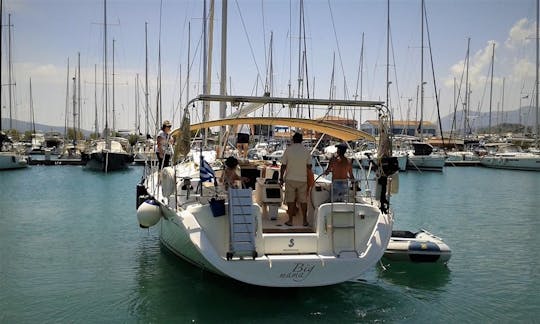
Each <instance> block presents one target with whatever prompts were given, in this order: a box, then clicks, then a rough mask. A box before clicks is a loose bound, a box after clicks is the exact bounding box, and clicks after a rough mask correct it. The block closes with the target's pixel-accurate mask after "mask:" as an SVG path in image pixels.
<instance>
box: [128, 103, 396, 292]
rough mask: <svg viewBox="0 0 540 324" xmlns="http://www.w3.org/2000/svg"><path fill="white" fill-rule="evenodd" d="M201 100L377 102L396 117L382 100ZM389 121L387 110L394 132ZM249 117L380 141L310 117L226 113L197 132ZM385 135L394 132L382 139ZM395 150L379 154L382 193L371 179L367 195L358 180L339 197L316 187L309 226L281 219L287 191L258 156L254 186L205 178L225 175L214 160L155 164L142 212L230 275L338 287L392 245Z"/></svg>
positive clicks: (187, 255)
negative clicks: (227, 186) (228, 115)
mask: <svg viewBox="0 0 540 324" xmlns="http://www.w3.org/2000/svg"><path fill="white" fill-rule="evenodd" d="M198 101H218V102H229V103H233V102H260V103H263V104H270V103H280V104H283V105H294V106H295V107H299V106H302V105H322V106H329V105H336V106H339V105H350V106H364V107H366V106H367V107H371V108H376V109H379V112H380V115H381V116H383V115H384V116H387V114H386V110H385V107H383V106H382V103H380V102H365V101H364V102H359V101H346V100H316V99H294V98H272V97H239V96H214V95H201V96H199V97H197V98H196V99H194V100H192V101H190V102H189V103H188V105H187V107H189V106H190V105H192V104H193V103H194V102H198ZM383 112H384V113H383ZM388 120H389V119H387V118H384V117H383V121H384V124H385V129H386V131H387V130H388V125H387V124H386V123H387V121H388ZM246 123H248V124H261V125H287V126H292V127H296V128H297V129H300V128H302V129H303V130H308V129H312V130H316V131H317V132H321V133H325V134H328V135H331V136H333V137H336V138H338V139H341V140H344V141H351V140H357V139H359V138H362V137H364V138H369V139H372V138H370V135H368V134H366V133H364V132H361V131H358V130H356V129H352V128H349V127H346V126H340V125H336V124H332V123H327V122H324V121H323V122H321V121H313V120H307V119H301V118H279V117H274V118H266V117H259V118H236V119H225V120H217V121H209V122H204V123H201V124H196V125H191V130H196V129H200V128H208V127H214V126H224V125H237V124H246ZM381 124H383V123H381ZM181 131H182V130H181V129H177V130H175V131H173V133H172V134H173V136H174V137H176V142H177V143H181V138H180V137H179V135H180V133H181ZM188 133H189V132H188ZM183 134H186V132H183ZM382 140H383V141H384V140H387V138H386V137H385V136H382ZM380 147H382V148H389V147H391V145H389V144H384V145H381V146H380ZM184 151H186V150H185V148H184ZM185 154H186V155H187V153H185ZM388 156H389V153H388V152H386V153H385V151H384V150H381V153H380V154H379V156H378V158H377V163H379V164H380V165H381V168H380V169H381V172H380V173H378V175H380V177H379V178H378V179H376V180H375V183H376V185H375V186H376V187H375V188H374V190H369V186H370V184H368V183H365V184H364V185H365V187H364V188H366V190H364V191H363V192H357V191H356V189H355V188H356V186H351V187H350V188H351V189H350V190H347V193H346V195H345V197H346V198H345V199H344V200H342V201H339V202H338V201H334V200H333V197H332V190H331V189H330V188H331V186H329V184H328V182H324V181H321V182H317V183H316V184H315V186H314V189H313V190H312V191H311V207H310V208H309V210H308V219H309V220H310V222H309V223H310V224H311V225H309V226H307V227H306V226H298V225H296V226H291V227H289V226H283V225H281V224H279V222H280V221H279V219H280V218H281V219H282V218H283V217H284V216H283V213H284V209H283V208H284V207H283V206H281V205H282V203H281V199H282V197H283V192H282V189H281V187H280V186H279V185H278V184H276V183H275V182H273V181H272V179H268V180H266V178H265V177H264V176H263V174H262V172H257V171H260V170H261V168H259V166H257V165H250V163H249V162H248V163H245V164H243V165H242V168H243V169H244V168H245V169H246V170H249V172H248V173H245V175H247V176H249V177H251V178H253V179H250V181H249V182H252V183H256V185H255V186H254V188H247V189H230V190H228V191H226V190H224V187H223V186H222V185H220V184H218V183H217V182H216V181H214V184H212V183H211V182H210V183H208V182H204V180H203V179H206V178H212V176H209V174H212V175H213V174H215V173H214V172H210V171H209V170H211V169H209V164H208V163H207V162H206V161H205V160H204V159H201V160H200V161H190V160H186V161H184V162H182V163H178V164H175V165H174V166H173V167H167V168H164V169H163V170H158V169H155V168H154V169H151V170H150V171H145V176H144V177H143V180H142V182H141V184H140V185H139V186H138V203H139V204H140V206H139V209H138V213H137V214H138V218H139V222H140V225H141V226H142V227H148V226H153V225H156V224H157V226H159V228H160V234H159V235H160V240H161V242H162V243H163V245H164V246H165V247H166V248H167V249H169V250H171V251H172V252H173V253H174V254H176V255H178V256H179V257H181V258H183V259H185V260H187V261H189V262H190V263H192V264H194V265H196V266H199V267H201V268H203V269H206V270H208V271H211V272H214V273H217V274H220V275H223V276H225V277H229V278H233V279H236V280H238V281H242V282H245V283H248V284H252V285H259V286H271V287H310V286H324V285H331V284H337V283H341V282H345V281H348V280H351V279H353V278H357V277H358V276H360V275H361V274H362V273H364V272H365V271H366V270H367V269H370V268H371V267H372V266H373V265H375V264H376V263H377V262H378V261H379V259H380V258H381V257H382V255H383V253H384V251H385V249H386V247H387V244H388V242H389V239H390V236H391V232H392V225H393V213H392V211H391V210H390V209H389V202H388V199H389V197H388V196H387V190H389V189H387V188H389V186H388V184H389V181H391V180H390V175H391V174H393V173H394V172H396V171H397V162H395V163H391V162H392V161H393V160H392V159H391V158H390V159H388ZM202 166H204V168H203V167H202ZM203 171H204V172H203ZM275 171H276V170H274V172H275ZM216 173H217V172H216ZM243 175H244V173H243ZM213 177H214V179H215V175H213ZM372 193H373V194H372ZM146 199H147V200H146ZM143 200H146V202H143ZM269 205H275V207H277V208H270V206H269ZM308 205H309V204H308ZM156 206H157V207H156ZM267 208H268V210H267ZM271 213H276V215H275V216H277V217H276V218H277V220H272V218H273V217H272V215H270V214H271ZM280 216H281V217H280Z"/></svg>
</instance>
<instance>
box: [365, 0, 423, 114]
mask: <svg viewBox="0 0 540 324" xmlns="http://www.w3.org/2000/svg"><path fill="white" fill-rule="evenodd" d="M422 1H423V0H422ZM386 10H387V12H386V105H387V106H388V108H390V102H389V98H390V74H389V73H390V66H389V64H390V0H387V1H386ZM422 12H423V10H422ZM423 31H424V27H423V26H422V32H423ZM423 36H424V35H423V34H422V37H423ZM423 44H424V41H423V39H422V46H423ZM363 45H364V34H363V33H362V46H363ZM423 53H424V51H423V50H422V55H423ZM422 62H423V61H422Z"/></svg>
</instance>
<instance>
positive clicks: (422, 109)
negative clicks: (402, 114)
mask: <svg viewBox="0 0 540 324" xmlns="http://www.w3.org/2000/svg"><path fill="white" fill-rule="evenodd" d="M421 11H422V13H421V15H420V16H421V19H422V23H421V28H422V32H421V35H422V36H421V42H420V123H419V124H418V133H419V135H420V138H422V132H423V130H422V123H423V122H424V0H422V10H421Z"/></svg>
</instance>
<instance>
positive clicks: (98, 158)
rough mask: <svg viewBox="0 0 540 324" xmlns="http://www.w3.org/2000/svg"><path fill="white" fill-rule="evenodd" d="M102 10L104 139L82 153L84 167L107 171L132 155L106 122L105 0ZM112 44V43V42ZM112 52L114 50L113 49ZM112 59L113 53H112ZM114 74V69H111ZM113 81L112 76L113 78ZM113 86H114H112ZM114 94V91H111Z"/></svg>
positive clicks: (130, 159)
mask: <svg viewBox="0 0 540 324" xmlns="http://www.w3.org/2000/svg"><path fill="white" fill-rule="evenodd" d="M103 11H104V17H105V18H104V37H103V38H104V42H103V47H104V55H103V60H104V72H103V76H104V85H103V87H104V94H105V95H104V96H105V100H104V101H105V130H104V137H105V138H104V139H100V140H96V141H93V143H92V144H91V145H90V149H89V151H88V152H87V153H85V154H84V155H83V159H84V160H86V168H88V169H91V170H95V171H102V172H109V171H115V170H123V169H126V168H128V166H129V164H130V163H131V162H133V156H132V155H131V154H130V153H128V151H127V146H128V145H129V142H128V140H127V139H125V138H121V137H111V136H110V129H109V124H108V85H107V1H106V0H104V1H103ZM113 44H114V43H113ZM113 52H114V51H113ZM113 60H114V55H113ZM113 75H114V71H113ZM113 83H114V78H113ZM113 88H114V87H113ZM113 96H114V93H113Z"/></svg>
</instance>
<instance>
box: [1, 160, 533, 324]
mask: <svg viewBox="0 0 540 324" xmlns="http://www.w3.org/2000/svg"><path fill="white" fill-rule="evenodd" d="M141 174H142V168H141V167H132V168H130V169H129V170H127V171H122V172H117V173H110V174H108V175H104V174H101V173H94V172H90V171H86V170H84V169H83V168H82V167H80V166H32V167H30V168H28V169H26V170H14V171H7V172H0V192H1V197H2V199H1V200H0V322H1V323H36V322H39V323H43V322H84V323H105V322H143V323H146V322H154V323H155V322H157V323H162V322H198V323H215V322H257V323H269V322H293V321H294V322H307V321H319V322H331V323H337V322H390V323H394V322H398V323H399V322H402V323H404V322H413V323H448V322H452V323H463V322H469V323H478V322H489V323H494V322H504V323H515V322H537V321H538V319H537V316H538V315H539V314H540V308H539V307H540V297H538V292H539V291H540V275H539V273H540V267H539V263H540V262H539V259H540V252H539V251H540V243H539V240H538V239H537V236H538V235H537V233H539V232H540V201H539V198H540V173H531V172H521V171H505V170H491V169H483V168H474V167H473V168H446V169H445V171H444V173H427V172H424V173H422V174H420V173H415V172H409V173H402V174H400V192H399V193H398V194H397V195H395V196H393V197H392V199H391V203H392V205H393V208H394V210H395V214H396V226H395V228H396V229H406V230H416V229H418V228H421V227H423V228H426V229H428V230H430V231H432V232H433V233H434V234H436V235H439V236H441V237H443V239H444V240H445V241H446V242H447V243H448V245H449V246H450V247H451V248H452V252H453V254H452V259H451V260H450V263H449V264H448V267H444V266H438V267H433V266H425V265H422V266H412V265H406V266H403V265H399V264H396V263H394V264H387V263H386V264H385V269H384V268H383V267H381V266H378V267H376V268H374V269H373V270H372V271H370V272H368V273H366V274H365V276H363V277H362V278H359V280H357V281H354V282H348V283H344V284H341V285H336V286H331V287H320V288H309V289H268V288H260V287H252V286H247V285H244V284H241V283H238V282H235V281H232V280H228V279H224V278H221V277H219V276H215V275H212V274H209V273H206V272H202V271H200V270H198V269H196V268H194V267H192V266H191V265H189V264H186V263H185V262H183V261H181V260H179V259H177V258H176V257H175V256H173V255H171V254H170V253H168V252H167V251H166V250H164V249H163V248H162V247H161V246H160V244H159V239H158V233H157V229H150V230H142V229H140V228H139V227H138V224H137V219H136V214H135V185H136V183H137V182H138V181H139V179H140V176H141Z"/></svg>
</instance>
